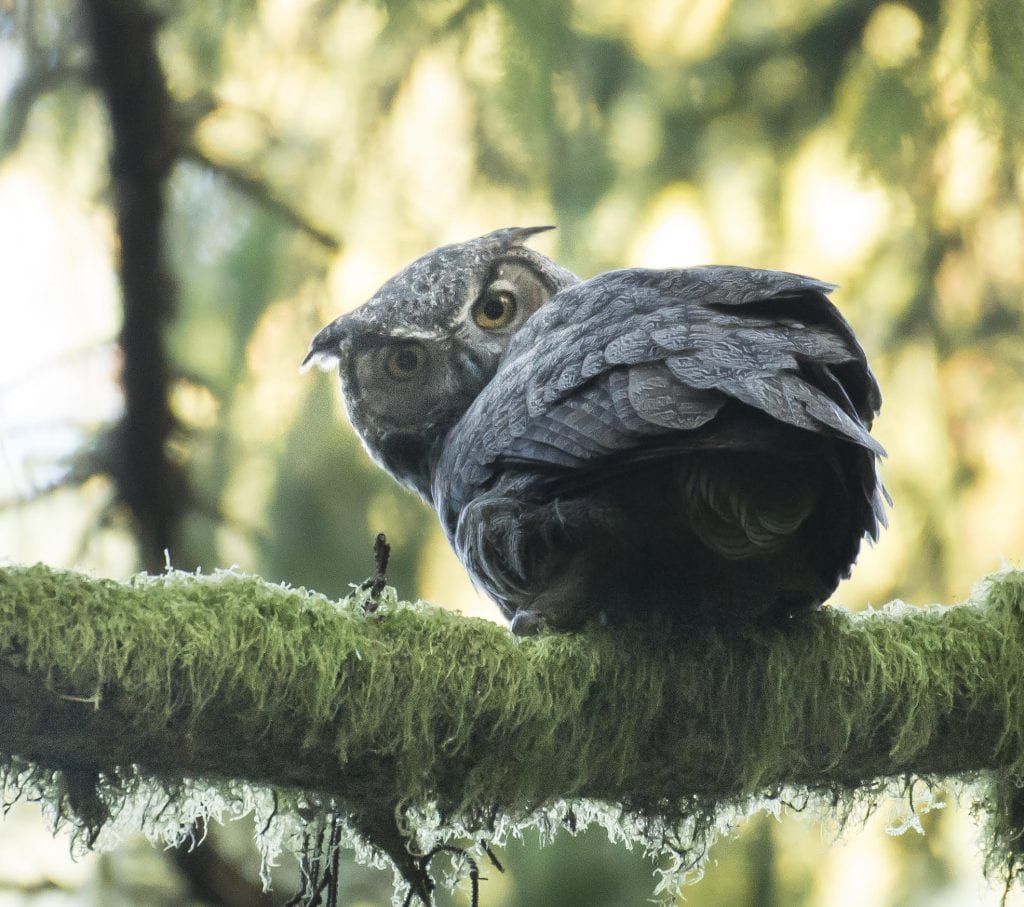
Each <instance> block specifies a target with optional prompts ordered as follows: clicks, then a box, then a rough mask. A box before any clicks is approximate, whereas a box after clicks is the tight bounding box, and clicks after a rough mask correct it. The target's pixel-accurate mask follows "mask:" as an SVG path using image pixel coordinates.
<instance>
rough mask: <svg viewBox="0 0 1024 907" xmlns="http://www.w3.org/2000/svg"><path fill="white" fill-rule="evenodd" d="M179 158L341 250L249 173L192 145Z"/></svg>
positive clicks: (335, 240) (333, 249)
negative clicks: (215, 175)
mask: <svg viewBox="0 0 1024 907" xmlns="http://www.w3.org/2000/svg"><path fill="white" fill-rule="evenodd" d="M180 156H181V158H182V159H184V160H190V161H192V162H193V163H195V164H199V165H200V166H202V167H206V168H207V169H208V170H212V171H213V172H214V173H216V174H218V175H219V176H221V177H222V178H223V179H224V180H225V181H226V182H227V183H228V184H229V185H230V186H232V187H233V188H234V189H237V190H238V191H239V192H241V193H242V194H243V195H247V196H248V197H249V198H251V199H253V201H255V202H256V203H257V204H259V205H261V206H263V207H264V208H266V209H267V210H268V211H270V212H271V213H273V214H275V215H277V216H278V217H279V218H281V220H283V221H285V222H286V223H288V224H290V225H291V226H293V227H295V228H296V229H298V230H301V231H302V232H303V233H305V234H306V235H307V236H309V237H310V238H311V239H313V240H315V241H316V242H318V243H319V244H320V245H321V246H323V247H324V248H325V249H327V250H329V251H331V252H338V251H339V250H340V249H341V242H340V240H339V239H338V238H337V237H336V236H334V235H333V234H331V233H328V232H327V231H326V230H322V229H321V228H320V227H317V226H316V225H314V224H313V223H312V222H310V221H309V220H308V219H307V218H306V216H305V215H304V214H301V213H300V212H298V211H296V210H295V209H294V208H292V207H291V206H290V205H289V204H287V203H286V202H284V201H282V200H281V199H280V198H278V197H277V196H276V195H274V194H273V192H271V190H270V188H269V187H268V186H267V185H266V184H265V183H264V182H263V181H262V180H259V179H257V178H256V177H254V176H252V174H250V173H246V172H245V171H244V170H242V169H241V168H239V167H235V166H234V165H232V164H228V163H225V162H224V161H215V160H213V158H211V157H210V156H209V155H207V154H206V153H205V152H204V151H201V150H200V149H199V148H197V147H196V146H195V145H186V146H185V147H183V148H181V149H180Z"/></svg>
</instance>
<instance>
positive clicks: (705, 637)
mask: <svg viewBox="0 0 1024 907" xmlns="http://www.w3.org/2000/svg"><path fill="white" fill-rule="evenodd" d="M1022 613H1024V573H1022V572H1009V571H1008V572H1004V573H1001V574H996V575H995V576H993V577H991V578H990V579H989V580H988V581H987V582H986V584H985V585H984V586H983V588H982V591H981V592H980V593H979V596H978V598H977V599H976V600H975V601H974V602H973V603H971V604H968V605H963V606H958V607H951V608H930V609H914V608H908V607H899V608H893V609H887V610H883V611H880V612H874V613H870V614H867V615H864V616H859V615H856V616H855V615H851V614H849V613H847V612H846V611H843V610H841V609H838V608H828V609H825V610H822V611H820V612H818V613H815V614H812V615H809V616H808V617H807V618H806V619H801V620H798V621H795V622H794V623H793V625H792V626H791V627H789V628H787V629H786V630H784V631H780V630H772V631H768V630H760V631H758V630H754V629H750V628H748V629H745V630H742V631H737V632H734V633H727V632H715V631H710V630H693V631H691V632H689V633H687V634H685V635H675V636H673V635H671V634H668V633H666V632H663V629H659V628H657V627H652V626H637V627H629V628H618V629H616V630H614V631H613V630H609V629H604V628H595V629H592V630H590V631H588V632H585V633H579V634H551V635H548V634H542V635H540V636H538V637H536V638H532V639H526V640H517V639H515V638H513V637H512V636H511V635H510V634H509V633H508V631H507V630H506V629H504V628H503V627H498V626H495V625H493V624H490V623H488V622H485V621H482V620H474V619H467V618H463V617H460V616H458V615H454V614H451V613H448V612H444V611H441V610H438V609H434V608H427V607H422V608H411V607H398V606H396V605H394V603H391V604H385V605H383V606H382V607H381V609H380V610H378V611H377V612H375V613H373V614H366V613H365V612H364V611H363V609H362V607H361V602H355V603H353V604H351V605H349V606H346V605H341V606H339V605H337V604H334V603H331V602H329V601H327V600H326V599H324V598H322V597H320V596H316V595H312V594H308V593H306V592H305V591H304V590H298V591H295V590H286V589H283V588H280V587H277V586H271V585H269V584H266V583H264V582H262V581H261V580H259V579H256V578H253V577H246V576H241V575H236V574H222V575H219V576H217V577H214V578H208V577H194V576H186V575H183V574H173V575H169V576H164V577H151V578H138V579H136V581H134V582H133V583H131V584H128V585H121V584H118V583H115V582H111V581H106V580H94V579H90V578H87V577H84V576H81V575H78V574H73V573H61V572H57V571H54V570H51V569H49V568H46V567H44V566H36V567H31V568H7V569H4V570H0V749H2V751H3V752H4V753H7V754H10V755H12V756H17V757H20V758H22V759H25V760H29V761H31V762H33V763H36V764H40V765H44V766H47V767H49V768H58V769H61V770H65V771H69V770H70V771H72V772H74V773H76V777H86V778H88V777H95V776H96V775H97V774H98V773H105V772H110V771H112V770H113V769H114V768H115V767H122V768H123V767H130V766H138V767H139V770H140V771H142V772H144V773H147V774H150V775H155V776H157V777H159V778H164V779H179V778H182V777H189V776H191V777H203V778H214V779H216V778H221V779H245V780H246V781H248V782H252V783H255V784H260V785H271V786H273V787H275V788H281V789H294V788H301V789H303V790H305V791H307V792H309V793H310V794H311V795H313V796H315V797H316V798H319V801H320V802H325V801H326V800H327V799H328V798H333V802H334V803H335V804H340V806H341V808H342V809H343V810H345V811H347V813H348V814H349V815H350V817H351V818H352V821H353V824H354V825H355V827H357V828H359V829H361V830H362V831H363V834H364V835H365V837H367V838H369V839H370V840H371V842H373V843H376V844H378V846H380V847H381V848H383V849H386V850H387V851H388V852H389V853H391V855H392V856H397V858H398V859H401V857H402V850H403V845H402V843H401V841H402V839H401V838H400V837H399V838H395V836H394V835H393V834H392V835H391V838H392V839H391V840H390V842H389V841H387V840H385V839H387V838H388V834H389V833H391V831H393V829H390V826H389V821H393V815H394V808H395V807H396V806H397V805H399V804H400V805H401V806H402V807H403V808H409V807H417V806H420V807H430V806H432V805H436V806H437V807H438V809H439V811H440V814H441V815H442V816H443V817H444V821H445V822H447V823H451V826H452V827H453V828H462V829H465V828H470V827H472V828H484V829H486V828H487V827H488V826H490V825H491V824H493V821H494V819H495V817H496V816H498V815H503V816H508V817H510V818H511V819H512V820H513V821H525V820H526V819H528V818H529V817H530V816H531V815H533V814H535V812H536V810H538V809H540V808H542V807H545V806H551V805H553V804H556V803H558V802H560V801H562V800H577V799H592V800H599V801H604V802H607V803H612V804H620V805H621V806H622V807H623V808H624V809H625V811H626V813H627V814H628V815H630V816H632V817H633V818H634V819H640V820H642V822H641V825H642V824H643V823H647V827H648V829H656V830H658V831H657V833H658V834H666V830H671V829H673V828H675V827H678V826H679V825H680V823H682V822H684V821H686V820H687V819H689V820H692V819H693V817H694V815H695V814H699V815H701V816H705V817H708V818H709V819H710V817H712V816H714V815H715V814H716V811H717V810H718V809H719V808H720V807H721V806H722V805H723V804H725V805H730V804H738V803H743V802H745V801H747V800H749V798H751V797H759V796H779V795H780V792H781V791H782V790H783V789H784V788H785V789H793V788H796V789H797V790H803V791H806V792H810V793H827V794H829V795H836V796H840V797H841V796H842V795H844V794H845V793H847V792H849V793H852V792H854V791H856V789H857V788H859V787H861V786H862V785H873V784H875V783H876V782H877V781H878V779H880V778H887V777H894V776H896V777H898V776H904V775H907V774H909V773H912V774H915V775H925V776H933V775H964V774H969V773H974V772H977V771H979V770H984V769H999V770H1001V772H1002V777H1004V778H1017V779H1019V778H1020V777H1021V772H1022V767H1024V689H1022V687H1024V632H1022V628H1024V620H1022ZM82 799H87V798H82ZM385 817H387V818H385ZM1018 824H1019V823H1018ZM652 833H653V832H652ZM396 842H398V843H396Z"/></svg>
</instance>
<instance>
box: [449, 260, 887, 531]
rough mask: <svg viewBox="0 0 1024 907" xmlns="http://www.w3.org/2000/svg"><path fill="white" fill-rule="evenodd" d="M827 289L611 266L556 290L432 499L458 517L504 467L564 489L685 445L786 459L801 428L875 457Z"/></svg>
mask: <svg viewBox="0 0 1024 907" xmlns="http://www.w3.org/2000/svg"><path fill="white" fill-rule="evenodd" d="M831 289H832V287H831V286H830V285H829V284H825V283H821V282H820V281H817V280H813V279H811V278H807V277H801V276H798V275H794V274H787V273H782V272H777V271H763V270H754V269H748V268H738V267H709V268H695V269H689V270H676V271H652V270H642V269H630V270H624V271H613V272H609V273H606V274H602V275H600V276H598V277H596V278H593V279H592V280H589V281H586V282H583V283H580V284H577V285H575V286H573V287H570V288H568V289H565V290H563V291H561V292H560V293H558V294H557V295H556V296H554V297H553V298H552V300H551V301H550V302H549V303H548V304H547V305H546V306H545V307H543V308H542V309H540V310H539V311H538V312H537V313H535V314H534V316H533V317H531V319H530V320H529V321H528V322H527V323H526V324H525V325H524V326H523V328H522V329H521V331H520V332H519V334H517V335H516V337H515V338H514V340H513V342H512V344H511V345H510V346H509V349H508V351H507V355H506V358H505V360H504V362H503V364H502V366H501V367H500V368H499V370H498V372H497V373H496V374H495V376H494V378H493V379H492V380H491V382H490V383H489V384H488V385H487V387H485V388H484V390H483V391H482V392H481V394H480V395H479V396H478V397H477V399H476V400H475V401H474V403H473V405H472V406H471V407H470V409H469V410H468V411H467V413H466V414H465V416H464V417H463V418H462V420H460V422H459V424H458V425H457V426H456V428H455V429H454V430H453V432H452V435H451V436H450V437H449V440H448V443H447V444H446V448H445V451H444V454H443V464H442V465H443V469H442V470H441V471H442V472H443V473H444V475H445V482H446V483H447V484H446V487H445V488H444V489H442V488H436V489H435V492H436V493H435V502H436V503H438V504H439V505H440V504H442V502H441V501H439V500H438V495H442V494H443V496H444V497H445V501H444V502H443V505H444V509H445V510H446V511H447V512H448V514H449V515H450V516H452V517H454V516H455V515H456V514H457V513H458V511H459V510H460V509H461V507H462V506H464V504H465V503H466V502H468V501H469V500H472V498H473V497H474V496H476V495H477V494H479V493H480V492H481V491H484V490H486V489H487V488H488V487H489V486H490V485H491V484H492V483H493V480H494V477H495V475H496V474H497V473H498V472H499V471H500V470H502V469H506V468H508V467H509V466H522V467H527V468H529V469H531V470H533V471H535V472H547V473H548V474H549V475H550V480H551V482H552V483H553V485H552V487H553V488H557V487H561V488H563V489H564V488H571V487H573V486H585V485H586V484H588V483H590V482H598V481H602V480H603V479H604V478H606V477H607V474H608V472H609V471H610V470H619V469H623V468H629V465H630V464H635V463H636V462H637V460H638V459H646V458H659V457H665V456H671V455H677V454H678V453H679V452H681V451H686V450H701V449H717V450H721V449H732V450H751V451H756V450H776V451H779V452H780V453H785V447H786V446H787V445H794V444H795V445H799V444H800V443H801V436H803V437H804V438H806V435H803V432H812V433H814V434H816V435H819V436H824V437H829V438H834V439H839V440H841V441H845V442H848V443H849V444H852V445H855V446H856V447H858V448H861V449H862V450H864V451H866V452H868V453H869V454H870V455H871V456H869V457H868V462H869V463H871V464H873V459H874V456H879V455H883V454H884V451H883V450H882V448H881V446H880V445H879V444H878V442H877V441H876V440H875V439H874V438H872V437H871V435H870V434H869V431H868V430H869V428H870V426H871V422H872V420H873V418H874V416H875V414H876V413H877V411H878V408H879V406H880V401H881V397H880V394H879V390H878V385H877V383H876V382H875V379H874V376H873V375H872V374H871V371H870V369H869V367H868V364H867V360H866V357H865V355H864V351H863V349H862V348H861V347H860V344H859V343H858V342H857V340H856V338H855V337H854V334H853V331H852V330H851V328H850V326H849V325H848V324H847V322H846V321H845V319H844V318H843V316H842V315H841V314H840V313H839V311H838V310H837V309H836V308H835V306H833V305H832V303H831V302H829V300H828V298H827V296H826V294H827V293H828V292H829V291H830V290H831ZM792 429H800V430H802V431H797V432H794V431H792ZM860 478H861V481H860V484H861V485H862V490H863V493H864V495H865V496H866V497H867V498H868V499H869V502H870V510H871V512H872V513H873V515H874V521H873V522H872V524H871V525H868V526H866V527H865V528H866V529H867V531H869V532H871V533H872V534H873V535H875V534H877V524H878V523H879V522H884V508H883V505H882V500H881V495H882V494H884V491H883V490H882V488H881V485H880V483H878V482H877V479H876V477H875V473H874V467H873V465H872V466H871V469H870V476H869V475H867V474H864V475H862V476H861V477H860Z"/></svg>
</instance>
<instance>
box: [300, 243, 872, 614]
mask: <svg viewBox="0 0 1024 907" xmlns="http://www.w3.org/2000/svg"><path fill="white" fill-rule="evenodd" d="M544 229H548V228H545V227H537V228H528V229H515V228H513V229H506V230H498V231H496V232H494V233H490V234H488V235H486V236H482V237H480V238H478V239H474V240H470V241H469V242H465V243H459V244H456V245H450V246H445V247H443V248H439V249H435V250H434V251H432V252H429V253H428V254H426V255H425V256H423V257H422V258H420V259H418V260H417V261H415V262H413V263H412V264H411V265H409V266H408V267H406V268H405V269H404V270H403V271H401V272H399V273H398V274H397V275H395V276H394V277H393V278H392V279H391V280H389V281H388V282H387V283H386V284H384V286H382V287H381V288H380V289H379V290H378V291H377V292H376V294H374V296H373V297H372V298H371V299H370V300H369V302H367V303H366V304H365V305H363V306H362V307H360V308H358V309H356V310H355V311H354V312H352V313H351V314H348V315H345V316H343V317H341V318H338V319H337V320H336V321H333V322H332V323H331V324H329V325H328V326H327V327H325V328H323V330H321V331H320V332H319V333H318V334H317V335H316V337H314V338H313V342H312V345H311V347H310V350H309V354H308V355H307V357H306V362H305V363H304V364H310V363H317V364H320V365H323V366H325V367H328V368H330V367H334V366H335V365H337V366H338V368H339V371H340V375H341V386H342V393H343V395H344V398H345V404H346V407H347V410H348V414H349V417H350V418H351V420H352V424H353V426H354V427H355V429H356V431H357V432H358V433H359V435H360V437H361V438H362V440H363V443H364V444H365V445H366V449H367V450H368V451H369V453H370V455H371V456H372V457H373V458H374V460H376V462H377V463H379V464H380V465H381V466H382V467H383V468H384V469H385V470H386V471H387V472H389V473H390V474H391V475H392V476H394V477H395V478H396V479H397V480H398V481H399V482H401V483H402V484H403V485H405V486H407V487H408V488H411V489H412V490H414V491H416V492H417V493H418V494H419V495H420V496H421V497H423V498H424V499H425V500H426V501H427V502H428V503H429V504H430V505H431V506H433V507H434V509H435V510H436V511H437V515H438V517H439V518H440V520H441V525H442V526H443V527H444V531H445V533H446V534H447V536H448V539H449V541H450V542H451V543H452V545H453V547H454V549H455V551H456V553H457V554H458V556H459V558H460V560H461V561H462V563H463V564H464V565H465V566H466V569H467V570H468V571H469V572H470V574H471V575H472V577H473V579H474V581H475V582H476V583H478V584H479V585H480V586H482V587H483V588H484V589H485V590H486V591H487V592H488V593H489V594H490V595H491V596H492V597H493V598H494V600H495V601H496V602H497V603H498V605H499V606H500V607H501V609H502V611H503V612H504V614H505V615H506V617H508V618H509V619H510V620H511V621H512V629H513V630H514V631H515V632H519V633H526V632H532V631H534V630H536V629H537V628H538V627H539V626H542V625H548V626H552V627H556V628H564V629H568V628H574V627H578V626H579V625H580V624H582V623H583V622H584V621H585V620H586V619H587V618H588V617H591V616H594V615H595V614H596V613H601V614H604V615H607V616H614V615H615V614H619V613H623V612H632V613H639V614H643V613H645V612H649V611H652V610H658V611H663V612H667V613H670V614H674V615H676V616H678V617H681V618H683V619H685V620H691V621H704V622H708V621H711V622H728V621H754V620H783V619H786V618H788V617H789V616H791V615H793V614H795V613H798V612H801V611H805V610H810V609H813V608H815V607H817V606H818V605H820V604H821V603H822V602H823V601H824V600H825V599H826V598H828V596H829V595H830V594H831V593H832V592H833V591H834V589H835V587H836V585H837V584H838V582H839V580H840V579H841V578H842V577H844V576H847V575H848V573H849V570H850V567H851V566H852V564H853V562H854V560H855V558H856V556H857V552H858V549H859V547H860V543H861V539H862V538H863V537H864V536H865V535H868V536H870V537H871V538H873V539H877V537H878V532H879V528H880V526H881V525H884V523H885V511H884V502H883V498H884V497H885V491H884V489H883V487H882V484H881V482H880V481H879V478H878V475H877V472H876V461H877V458H878V457H879V456H881V455H883V454H884V451H883V450H882V448H881V446H880V445H879V444H878V442H877V441H875V439H874V438H872V437H871V435H870V434H869V433H868V430H869V428H870V426H871V422H872V419H873V418H874V416H875V415H876V413H877V412H878V408H879V405H880V401H881V397H880V394H879V390H878V385H877V383H876V382H875V379H874V376H873V375H872V373H871V370H870V368H869V367H868V364H867V360H866V358H865V355H864V351H863V350H862V349H861V347H860V344H859V343H858V342H857V340H856V338H855V337H854V334H853V331H852V330H851V328H850V326H849V324H847V322H846V320H845V319H844V318H843V316H842V315H840V313H839V312H838V310H837V309H836V308H835V307H834V306H833V305H832V304H831V303H830V302H829V301H828V299H827V298H826V294H828V293H829V291H830V290H831V289H832V287H831V286H830V285H829V284H825V283H821V282H820V281H817V280H814V279H812V278H809V277H801V276H798V275H795V274H786V273H781V272H777V271H763V270H753V269H749V268H739V267H704V268H690V269H685V270H648V269H642V268H629V269H626V270H621V271H611V272H608V273H606V274H600V275H598V276H597V277H593V278H591V279H590V280H586V281H581V280H580V279H579V278H578V277H576V276H575V275H574V274H572V273H570V272H569V271H567V270H565V269H564V268H561V267H559V266H558V265H556V264H555V263H554V262H552V261H550V260H549V259H547V258H545V257H544V256H542V255H540V254H539V253H537V252H535V251H533V250H532V249H529V248H527V247H525V246H524V245H523V242H524V241H525V240H526V239H527V238H528V237H529V236H531V235H532V234H534V233H537V232H539V231H540V230H544Z"/></svg>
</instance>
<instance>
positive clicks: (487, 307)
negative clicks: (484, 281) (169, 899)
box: [473, 285, 517, 331]
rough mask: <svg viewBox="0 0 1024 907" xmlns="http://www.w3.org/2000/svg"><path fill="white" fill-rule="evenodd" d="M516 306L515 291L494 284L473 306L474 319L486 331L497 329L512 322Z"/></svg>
mask: <svg viewBox="0 0 1024 907" xmlns="http://www.w3.org/2000/svg"><path fill="white" fill-rule="evenodd" d="M516 308H517V305H516V296H515V293H513V292H512V291H511V290H508V289H505V288H503V287H496V286H493V285H492V286H490V287H488V289H487V291H486V292H485V293H484V295H483V296H481V297H480V299H478V300H477V302H476V304H475V305H474V306H473V321H475V322H476V325H477V327H481V328H483V329H484V330H485V331H495V330H497V329H498V328H503V327H506V326H508V325H509V324H510V323H511V321H512V319H513V318H515V317H516Z"/></svg>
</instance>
